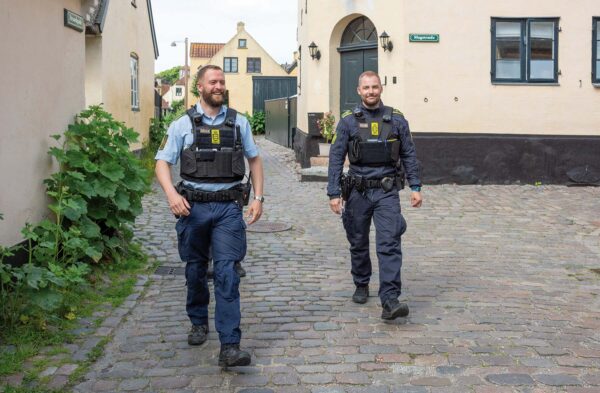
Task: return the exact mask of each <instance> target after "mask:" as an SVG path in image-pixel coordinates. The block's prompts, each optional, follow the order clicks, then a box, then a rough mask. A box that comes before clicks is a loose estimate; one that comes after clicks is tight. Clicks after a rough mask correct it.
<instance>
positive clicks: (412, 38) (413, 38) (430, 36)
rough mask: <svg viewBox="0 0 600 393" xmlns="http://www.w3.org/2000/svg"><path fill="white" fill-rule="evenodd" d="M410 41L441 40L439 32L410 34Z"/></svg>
mask: <svg viewBox="0 0 600 393" xmlns="http://www.w3.org/2000/svg"><path fill="white" fill-rule="evenodd" d="M408 41H409V42H440V35H439V34H409V35H408Z"/></svg>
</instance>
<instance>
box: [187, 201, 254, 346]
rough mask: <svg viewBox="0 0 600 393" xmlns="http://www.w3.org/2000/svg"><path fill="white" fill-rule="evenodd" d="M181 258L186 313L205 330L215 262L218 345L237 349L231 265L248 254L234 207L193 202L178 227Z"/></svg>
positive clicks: (238, 336) (235, 282)
mask: <svg viewBox="0 0 600 393" xmlns="http://www.w3.org/2000/svg"><path fill="white" fill-rule="evenodd" d="M175 228H176V230H177V239H178V245H179V255H180V257H181V260H182V261H184V262H186V266H185V278H186V282H187V302H186V310H187V314H188V316H189V318H190V321H191V322H192V324H194V325H208V303H209V301H210V292H209V290H208V280H207V277H206V271H207V268H208V260H209V259H210V258H211V250H212V259H213V263H214V269H215V273H214V287H215V300H216V305H215V327H216V329H217V332H218V333H219V340H220V341H221V343H222V344H237V343H239V342H240V340H241V338H242V332H241V330H240V319H241V313H240V291H239V285H240V277H239V276H238V274H237V273H236V272H235V270H234V267H233V265H234V263H235V262H237V261H241V260H242V259H244V256H245V255H246V224H245V223H244V219H243V216H242V209H241V208H240V207H239V206H238V205H237V204H236V203H235V202H203V203H200V202H194V203H193V204H192V207H191V211H190V215H189V216H182V217H181V218H180V219H179V221H177V225H176V227H175Z"/></svg>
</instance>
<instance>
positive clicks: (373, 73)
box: [358, 71, 381, 86]
mask: <svg viewBox="0 0 600 393" xmlns="http://www.w3.org/2000/svg"><path fill="white" fill-rule="evenodd" d="M365 77H371V78H372V77H375V78H377V80H378V81H379V84H381V78H380V77H379V75H377V73H376V72H375V71H365V72H363V73H362V74H360V76H359V77H358V86H360V82H361V81H362V79H363V78H365Z"/></svg>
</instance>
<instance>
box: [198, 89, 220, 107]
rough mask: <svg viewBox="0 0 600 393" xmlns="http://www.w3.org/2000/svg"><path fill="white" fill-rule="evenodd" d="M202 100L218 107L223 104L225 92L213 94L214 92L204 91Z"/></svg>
mask: <svg viewBox="0 0 600 393" xmlns="http://www.w3.org/2000/svg"><path fill="white" fill-rule="evenodd" d="M202 100H203V101H204V102H206V103H207V104H208V105H210V106H212V107H213V108H217V107H220V106H221V105H223V101H224V97H223V93H221V94H213V93H209V92H206V91H203V92H202Z"/></svg>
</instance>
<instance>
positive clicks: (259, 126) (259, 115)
mask: <svg viewBox="0 0 600 393" xmlns="http://www.w3.org/2000/svg"><path fill="white" fill-rule="evenodd" d="M244 115H245V116H246V117H247V118H248V121H249V122H250V127H251V128H252V133H253V134H254V135H260V134H264V133H265V112H263V111H256V112H254V115H253V116H251V115H250V114H248V112H246V113H245V114H244Z"/></svg>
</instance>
